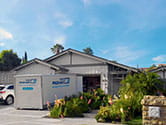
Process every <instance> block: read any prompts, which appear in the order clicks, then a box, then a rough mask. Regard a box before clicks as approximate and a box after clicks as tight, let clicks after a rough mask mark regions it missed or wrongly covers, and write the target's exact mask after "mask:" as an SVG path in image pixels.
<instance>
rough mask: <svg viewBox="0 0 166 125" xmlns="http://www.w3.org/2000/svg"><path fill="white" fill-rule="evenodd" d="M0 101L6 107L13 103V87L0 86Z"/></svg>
mask: <svg viewBox="0 0 166 125" xmlns="http://www.w3.org/2000/svg"><path fill="white" fill-rule="evenodd" d="M0 101H3V102H5V103H6V104H7V105H10V104H13V103H14V85H0Z"/></svg>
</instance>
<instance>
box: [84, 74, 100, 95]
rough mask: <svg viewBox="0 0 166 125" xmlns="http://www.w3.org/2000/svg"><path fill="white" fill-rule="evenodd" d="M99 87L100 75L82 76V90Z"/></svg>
mask: <svg viewBox="0 0 166 125" xmlns="http://www.w3.org/2000/svg"><path fill="white" fill-rule="evenodd" d="M97 88H100V75H91V76H83V92H87V91H91V90H92V89H97Z"/></svg>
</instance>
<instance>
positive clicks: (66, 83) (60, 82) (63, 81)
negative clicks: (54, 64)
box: [52, 78, 70, 88]
mask: <svg viewBox="0 0 166 125" xmlns="http://www.w3.org/2000/svg"><path fill="white" fill-rule="evenodd" d="M52 84H53V85H54V86H53V87H52V88H62V87H69V86H70V85H69V84H70V78H60V79H59V80H57V81H52Z"/></svg>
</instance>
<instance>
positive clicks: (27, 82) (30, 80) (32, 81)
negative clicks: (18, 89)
mask: <svg viewBox="0 0 166 125" xmlns="http://www.w3.org/2000/svg"><path fill="white" fill-rule="evenodd" d="M36 82H37V79H25V80H24V81H20V82H19V84H35V83H36Z"/></svg>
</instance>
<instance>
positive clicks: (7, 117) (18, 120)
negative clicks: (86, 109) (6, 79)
mask: <svg viewBox="0 0 166 125" xmlns="http://www.w3.org/2000/svg"><path fill="white" fill-rule="evenodd" d="M46 114H48V111H45V110H44V111H40V110H16V109H15V108H14V107H13V106H6V105H1V104H0V124H3V125H110V123H97V122H96V120H95V119H94V118H93V116H94V114H91V115H89V114H86V118H64V119H52V118H44V116H46Z"/></svg>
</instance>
